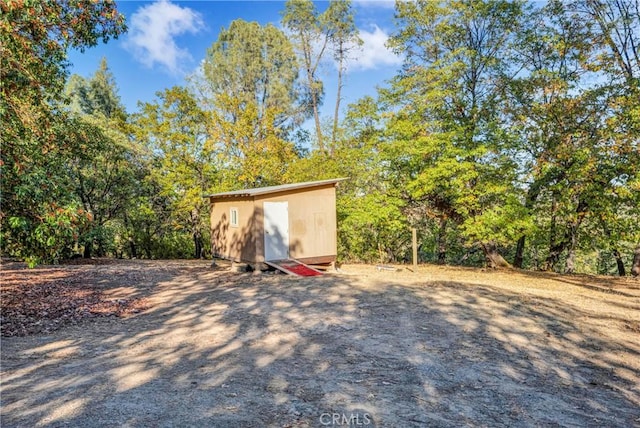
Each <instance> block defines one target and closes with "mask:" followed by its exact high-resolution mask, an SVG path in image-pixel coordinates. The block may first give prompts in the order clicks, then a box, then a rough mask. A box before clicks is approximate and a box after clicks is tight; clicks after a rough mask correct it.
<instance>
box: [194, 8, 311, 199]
mask: <svg viewBox="0 0 640 428" xmlns="http://www.w3.org/2000/svg"><path fill="white" fill-rule="evenodd" d="M297 78H298V63H297V59H296V56H295V53H294V52H293V47H292V46H291V43H290V42H289V40H288V39H287V37H286V36H285V35H284V34H283V33H282V32H281V31H280V30H278V29H277V28H275V27H274V26H272V25H267V26H264V27H263V26H260V25H259V24H257V23H255V22H246V21H242V20H236V21H233V22H232V23H231V25H230V26H229V29H223V30H222V31H221V32H220V35H219V38H218V40H217V41H216V42H215V43H214V44H213V45H212V47H211V48H210V49H209V51H208V52H207V57H206V58H205V61H204V65H203V76H201V79H200V80H199V81H198V82H197V83H196V86H195V87H196V90H197V91H198V92H199V97H200V103H201V104H202V108H203V109H204V110H206V111H207V112H209V113H210V117H209V120H208V122H207V123H208V126H209V128H208V132H209V134H210V136H211V139H212V141H213V142H215V144H217V145H218V148H217V149H216V150H218V151H219V152H220V153H222V154H223V156H224V162H223V166H224V168H225V170H226V177H227V179H226V181H225V182H226V183H228V185H229V186H238V185H240V186H246V187H250V186H256V185H268V184H279V183H280V182H281V180H282V177H283V175H284V172H285V171H286V167H287V165H288V163H289V162H290V161H291V160H292V159H294V158H295V157H296V151H295V147H294V146H293V144H291V143H289V142H288V141H287V137H288V136H289V135H290V133H291V132H293V131H294V129H295V127H296V126H297V125H299V124H300V123H301V121H302V120H304V119H305V118H306V117H308V112H307V111H306V108H305V103H304V101H303V99H302V94H301V93H300V91H299V90H298V85H297ZM212 144H214V143H212Z"/></svg>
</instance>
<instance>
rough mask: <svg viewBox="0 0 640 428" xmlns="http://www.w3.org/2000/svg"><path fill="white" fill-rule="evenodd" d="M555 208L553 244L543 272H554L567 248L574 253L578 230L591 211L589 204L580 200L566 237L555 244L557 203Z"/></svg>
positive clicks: (552, 225)
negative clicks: (589, 210) (588, 211)
mask: <svg viewBox="0 0 640 428" xmlns="http://www.w3.org/2000/svg"><path fill="white" fill-rule="evenodd" d="M553 206H554V207H553V216H552V223H551V244H550V247H549V255H548V256H547V260H546V261H545V263H544V268H543V270H553V269H554V268H555V266H556V265H557V264H558V261H559V260H560V255H561V254H562V252H563V251H564V250H566V249H567V248H568V249H569V251H570V252H572V251H573V249H574V247H575V245H576V244H575V243H576V241H577V237H578V228H579V227H580V224H582V220H583V219H584V216H585V215H586V213H587V210H588V209H589V205H588V204H587V202H585V200H584V199H583V200H580V201H579V202H578V205H577V206H576V211H575V218H574V219H573V221H571V222H570V223H569V225H568V226H567V229H566V231H565V233H564V236H563V237H562V239H561V240H560V241H559V242H554V241H555V228H556V219H555V211H556V203H555V201H554V204H553Z"/></svg>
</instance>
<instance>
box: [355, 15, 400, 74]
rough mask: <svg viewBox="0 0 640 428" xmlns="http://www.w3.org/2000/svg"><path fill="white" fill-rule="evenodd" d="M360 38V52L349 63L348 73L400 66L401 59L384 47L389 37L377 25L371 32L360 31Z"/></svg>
mask: <svg viewBox="0 0 640 428" xmlns="http://www.w3.org/2000/svg"><path fill="white" fill-rule="evenodd" d="M360 38H361V39H362V41H363V42H364V43H363V45H362V48H361V50H360V51H359V52H357V53H355V55H354V56H355V58H353V59H351V60H350V61H349V63H348V65H347V69H348V70H349V71H364V70H373V69H376V68H380V67H387V66H399V65H400V64H402V57H400V56H398V55H396V54H394V53H393V52H392V51H391V49H389V48H387V46H386V45H385V43H386V42H387V40H388V39H389V35H388V34H387V33H385V32H384V31H383V30H382V29H380V27H378V26H377V25H374V27H373V31H367V30H360Z"/></svg>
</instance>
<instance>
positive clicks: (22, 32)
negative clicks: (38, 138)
mask: <svg viewBox="0 0 640 428" xmlns="http://www.w3.org/2000/svg"><path fill="white" fill-rule="evenodd" d="M0 8H1V9H0V10H1V11H2V17H1V19H0V34H1V37H2V43H1V45H0V46H1V49H2V55H0V58H1V63H0V64H1V65H0V69H1V70H2V75H3V76H2V81H1V84H0V88H2V89H1V93H2V97H1V100H0V103H1V104H0V111H1V112H2V119H3V123H5V124H7V125H8V126H6V127H3V128H4V132H5V133H7V134H8V135H6V136H10V137H13V138H19V139H25V138H27V137H28V136H29V135H33V133H34V132H35V133H38V132H41V131H43V129H46V127H42V126H41V125H42V120H45V119H49V117H48V116H49V115H50V114H51V108H52V102H55V101H58V100H59V99H60V96H61V91H62V89H63V87H64V84H65V80H66V76H67V66H68V62H67V60H66V53H67V50H68V49H69V48H73V49H80V50H81V51H82V50H84V49H85V48H86V47H90V46H95V45H96V44H97V43H98V41H99V40H102V41H103V42H104V43H106V42H107V41H108V40H109V39H110V38H111V37H116V38H117V37H118V35H120V34H121V33H123V32H124V31H125V30H126V27H125V24H124V16H123V15H121V14H120V13H118V11H117V9H116V5H115V2H113V1H103V2H94V1H90V0H69V1H53V0H48V1H45V2H39V1H13V0H9V1H6V2H3V3H2V4H1V5H0ZM36 124H39V125H40V126H35V125H36ZM5 141H10V139H6V140H5Z"/></svg>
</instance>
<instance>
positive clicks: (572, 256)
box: [564, 248, 576, 274]
mask: <svg viewBox="0 0 640 428" xmlns="http://www.w3.org/2000/svg"><path fill="white" fill-rule="evenodd" d="M575 271H576V252H575V250H574V249H573V248H571V249H569V254H568V255H567V261H566V265H565V269H564V273H568V274H571V273H574V272H575Z"/></svg>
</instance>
